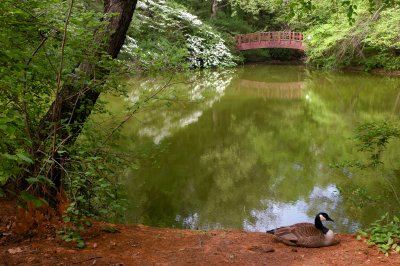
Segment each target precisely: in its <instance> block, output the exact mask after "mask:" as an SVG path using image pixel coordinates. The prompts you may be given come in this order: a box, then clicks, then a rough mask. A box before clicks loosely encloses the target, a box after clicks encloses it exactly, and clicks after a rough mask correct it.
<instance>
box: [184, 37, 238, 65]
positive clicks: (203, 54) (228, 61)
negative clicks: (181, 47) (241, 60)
mask: <svg viewBox="0 0 400 266" xmlns="http://www.w3.org/2000/svg"><path fill="white" fill-rule="evenodd" d="M185 37H186V41H187V43H186V45H187V48H188V50H189V58H188V59H189V62H190V64H191V66H192V67H203V68H209V67H218V66H224V67H232V66H235V65H236V64H235V63H234V58H233V55H232V54H231V53H230V51H229V50H228V48H227V47H226V46H225V44H224V40H222V39H221V38H220V39H217V40H216V41H215V39H211V41H210V40H207V39H205V38H202V37H199V36H193V35H190V34H186V35H185Z"/></svg>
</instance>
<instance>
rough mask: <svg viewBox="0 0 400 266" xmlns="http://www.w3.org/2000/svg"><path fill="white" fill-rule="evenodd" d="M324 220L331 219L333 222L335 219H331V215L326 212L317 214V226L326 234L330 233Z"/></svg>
mask: <svg viewBox="0 0 400 266" xmlns="http://www.w3.org/2000/svg"><path fill="white" fill-rule="evenodd" d="M322 221H331V222H333V220H332V219H331V217H329V215H328V214H327V213H325V212H320V213H318V214H317V216H315V222H314V223H315V227H316V228H318V229H319V230H321V231H322V232H323V233H324V234H326V233H328V231H329V229H328V228H326V227H325V226H324V225H323V224H322Z"/></svg>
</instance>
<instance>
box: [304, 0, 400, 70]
mask: <svg viewBox="0 0 400 266" xmlns="http://www.w3.org/2000/svg"><path fill="white" fill-rule="evenodd" d="M369 7H370V6H369V5H365V4H360V5H359V6H358V7H357V13H354V12H352V13H351V14H349V13H347V14H346V13H345V10H341V11H340V10H339V12H337V13H336V15H333V16H331V17H330V19H329V20H327V21H326V22H324V23H319V24H315V25H313V26H311V28H310V29H309V30H308V31H307V32H306V36H307V37H306V43H307V55H308V60H309V62H310V63H311V64H313V65H315V66H318V67H325V68H341V67H344V66H347V65H361V66H363V67H364V69H365V70H371V69H373V68H385V69H389V70H398V69H400V57H399V51H400V49H399V47H398V40H397V38H398V37H397V36H399V34H400V29H399V27H397V25H398V24H399V23H400V15H399V14H400V9H399V8H400V7H399V6H392V7H388V8H386V9H382V7H379V8H378V7H377V9H376V10H373V12H371V11H370V10H369ZM349 16H351V21H352V23H350V24H349V23H348V20H349Z"/></svg>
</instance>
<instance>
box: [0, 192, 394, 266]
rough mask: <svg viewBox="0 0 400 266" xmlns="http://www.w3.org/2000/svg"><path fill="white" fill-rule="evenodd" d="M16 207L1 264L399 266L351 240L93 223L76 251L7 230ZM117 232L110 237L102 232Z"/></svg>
mask: <svg viewBox="0 0 400 266" xmlns="http://www.w3.org/2000/svg"><path fill="white" fill-rule="evenodd" d="M15 222H16V205H15V202H10V201H6V200H0V265H1V266H3V265H277V266H278V265H400V256H399V255H397V254H391V255H390V256H389V257H386V256H384V255H383V254H381V253H378V251H377V249H376V248H375V247H371V248H369V247H368V246H367V245H366V244H365V243H364V242H362V241H357V240H356V239H355V237H354V236H351V235H346V234H340V235H338V236H337V237H338V238H339V239H340V240H341V243H340V244H339V245H336V246H332V247H325V248H317V249H307V248H297V247H296V248H293V247H288V246H285V245H283V244H281V243H276V242H275V241H274V240H273V238H272V236H271V235H268V234H265V233H249V232H243V231H240V230H215V231H194V230H180V229H168V228H152V227H147V226H143V225H121V224H117V225H113V224H106V223H101V222H95V223H93V225H92V226H91V227H90V228H89V229H88V230H87V231H86V232H85V234H84V238H85V242H86V247H85V248H84V249H82V250H79V249H76V248H75V245H74V244H73V243H66V242H64V241H62V240H59V239H58V238H57V237H56V236H55V230H54V228H52V227H51V226H49V227H48V229H46V230H44V231H43V232H40V233H39V232H37V233H36V234H35V235H32V236H31V237H28V236H26V235H25V236H24V237H21V236H19V235H16V234H15V233H13V232H12V231H11V228H12V224H13V223H15ZM109 227H114V228H117V229H118V232H115V233H109V232H107V231H110V230H104V229H105V228H109Z"/></svg>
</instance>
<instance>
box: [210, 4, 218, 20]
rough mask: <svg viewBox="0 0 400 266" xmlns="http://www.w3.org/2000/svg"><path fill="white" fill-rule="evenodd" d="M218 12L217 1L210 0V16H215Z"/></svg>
mask: <svg viewBox="0 0 400 266" xmlns="http://www.w3.org/2000/svg"><path fill="white" fill-rule="evenodd" d="M217 12H218V1H217V0H212V2H211V18H215V17H216V16H217Z"/></svg>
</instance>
